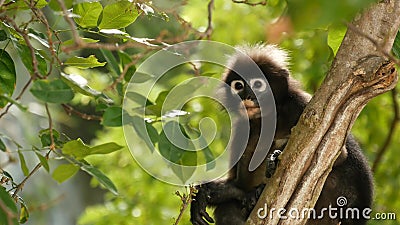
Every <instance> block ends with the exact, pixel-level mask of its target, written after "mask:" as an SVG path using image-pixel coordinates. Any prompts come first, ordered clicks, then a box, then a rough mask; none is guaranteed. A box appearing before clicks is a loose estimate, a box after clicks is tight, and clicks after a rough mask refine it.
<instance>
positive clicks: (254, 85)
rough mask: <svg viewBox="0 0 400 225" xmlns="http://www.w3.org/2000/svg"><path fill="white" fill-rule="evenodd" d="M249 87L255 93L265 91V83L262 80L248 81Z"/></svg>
mask: <svg viewBox="0 0 400 225" xmlns="http://www.w3.org/2000/svg"><path fill="white" fill-rule="evenodd" d="M250 86H251V89H252V90H255V91H260V92H261V91H265V90H266V89H267V83H266V82H265V80H262V79H252V80H250Z"/></svg>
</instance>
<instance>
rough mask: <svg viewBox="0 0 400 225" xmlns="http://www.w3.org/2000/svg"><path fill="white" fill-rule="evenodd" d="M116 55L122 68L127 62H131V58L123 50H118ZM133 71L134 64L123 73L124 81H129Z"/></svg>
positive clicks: (134, 69) (134, 70) (134, 68)
mask: <svg viewBox="0 0 400 225" xmlns="http://www.w3.org/2000/svg"><path fill="white" fill-rule="evenodd" d="M118 57H119V62H120V64H121V67H122V69H124V68H125V66H126V65H127V64H129V63H131V62H132V58H131V57H130V56H129V55H128V54H127V53H125V52H122V51H119V52H118ZM135 72H136V67H135V65H132V66H130V67H129V69H128V71H127V72H126V73H125V76H124V80H125V81H126V82H129V81H130V80H131V78H132V76H133V74H134V73H135Z"/></svg>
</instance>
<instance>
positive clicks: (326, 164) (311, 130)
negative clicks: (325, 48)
mask: <svg viewBox="0 0 400 225" xmlns="http://www.w3.org/2000/svg"><path fill="white" fill-rule="evenodd" d="M399 15H400V0H384V1H382V2H380V3H377V4H375V5H373V6H372V7H371V8H369V9H368V10H366V11H365V12H363V13H362V14H360V15H358V16H357V17H356V18H355V19H354V21H353V22H352V23H351V24H350V25H349V29H348V31H347V33H346V35H345V38H344V40H343V42H342V44H341V46H340V48H339V51H338V53H337V55H336V58H335V60H334V61H333V63H332V66H331V68H330V71H329V72H328V75H327V76H326V78H325V80H324V82H323V84H322V85H321V87H320V88H319V89H318V91H317V92H316V93H315V95H314V97H313V98H312V100H311V102H310V103H309V104H308V105H307V107H306V109H305V111H304V112H303V114H302V116H301V118H300V121H299V122H298V124H297V125H296V127H294V128H293V129H292V135H291V138H290V140H289V142H288V145H287V146H286V149H285V150H284V152H283V154H282V156H281V162H280V164H279V167H278V169H277V171H276V172H275V175H274V176H273V178H272V179H269V181H268V183H267V185H266V188H265V189H264V191H263V193H262V195H261V197H260V199H259V201H258V203H257V205H256V206H255V208H254V210H253V212H252V213H251V215H250V217H249V219H248V221H247V224H268V225H273V224H290V225H296V224H305V223H306V222H307V219H306V218H300V219H294V218H287V219H285V220H280V219H279V218H278V216H277V214H276V213H275V214H276V215H272V216H271V215H269V214H268V215H267V217H266V218H265V219H260V218H259V217H258V215H257V211H258V210H259V209H261V208H264V207H265V206H267V209H268V210H269V209H271V208H274V209H292V208H297V209H299V210H301V209H303V208H313V207H314V205H315V203H316V201H317V199H318V197H319V194H320V193H321V190H322V187H323V185H324V182H325V180H326V178H327V176H328V175H329V173H330V171H331V169H332V166H333V163H334V161H335V159H336V158H337V157H338V155H339V153H340V149H341V148H342V147H343V145H344V142H345V138H346V136H347V134H348V133H349V131H350V129H351V127H352V125H353V123H354V121H355V119H356V118H357V116H358V115H359V113H360V111H361V110H362V109H363V107H364V106H365V105H366V104H367V102H368V101H369V100H370V99H371V98H373V97H375V96H377V95H379V94H382V93H384V92H386V91H388V90H390V89H392V88H394V87H395V85H396V83H397V79H398V78H397V72H396V69H395V64H394V63H393V62H391V61H390V60H388V59H387V57H386V56H387V55H388V53H390V51H391V48H392V45H393V41H394V39H395V37H396V34H397V31H398V28H399V26H400V16H399ZM275 212H276V211H275Z"/></svg>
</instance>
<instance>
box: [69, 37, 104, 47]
mask: <svg viewBox="0 0 400 225" xmlns="http://www.w3.org/2000/svg"><path fill="white" fill-rule="evenodd" d="M81 40H82V41H83V42H84V43H97V42H99V40H95V39H91V38H85V37H81ZM73 44H75V40H74V39H69V40H66V41H64V42H63V43H62V45H63V46H68V45H73Z"/></svg>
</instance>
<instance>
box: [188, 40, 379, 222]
mask: <svg viewBox="0 0 400 225" xmlns="http://www.w3.org/2000/svg"><path fill="white" fill-rule="evenodd" d="M242 50H244V52H246V54H247V55H249V56H250V57H251V58H252V60H254V61H255V63H256V64H257V65H258V66H259V68H260V69H261V71H262V72H263V74H264V76H265V77H266V78H267V80H268V82H269V84H270V86H271V89H272V92H273V94H274V100H275V104H276V111H277V129H276V133H275V138H274V140H275V142H274V144H273V146H272V147H271V148H270V152H272V151H274V150H275V149H279V150H283V148H284V146H285V143H284V144H283V145H282V144H278V142H279V140H282V139H283V140H285V139H287V138H288V137H289V136H290V130H291V128H292V127H293V126H295V125H296V123H297V121H298V120H299V117H300V115H301V113H302V112H303V110H304V108H305V106H306V104H307V102H308V101H309V99H310V96H309V95H308V94H307V93H305V92H304V91H303V90H301V89H300V88H299V87H298V85H297V84H296V81H294V80H293V79H292V78H291V77H290V75H289V70H288V69H287V66H286V53H285V52H284V51H282V50H280V49H278V48H277V47H275V46H270V45H259V46H256V47H252V48H250V47H245V48H243V49H242ZM231 65H232V66H233V68H235V67H236V68H239V67H240V68H244V67H246V61H245V60H242V58H241V57H240V56H234V57H233V59H232V61H231ZM246 76H251V75H248V74H246ZM223 79H224V81H225V82H226V83H227V84H228V85H230V83H231V82H232V81H233V80H238V79H242V78H241V77H240V76H239V75H238V74H236V73H235V72H233V71H231V70H229V71H227V72H226V73H225V75H224V77H223ZM248 92H249V90H248ZM241 94H243V93H241ZM244 94H245V95H243V96H247V97H246V98H250V97H249V96H250V95H251V93H250V94H249V93H244ZM225 95H226V98H227V99H229V98H230V97H231V96H232V93H231V92H230V91H229V90H226V91H225ZM243 96H241V97H242V99H243ZM228 105H229V104H228ZM230 107H235V106H232V105H231V106H230ZM260 121H261V119H260V118H253V119H250V136H249V141H248V144H247V147H246V149H245V152H244V154H243V156H242V157H241V158H240V160H239V162H238V163H237V164H235V165H234V166H233V168H232V169H231V170H230V171H229V175H228V178H227V179H226V180H223V181H214V182H210V183H208V184H205V185H202V186H200V187H198V194H197V195H196V197H195V198H194V200H193V202H192V205H191V222H192V223H193V224H194V225H207V224H208V222H213V219H212V218H211V217H210V216H209V215H208V214H207V212H206V206H215V207H216V208H215V211H214V217H215V222H216V224H217V225H242V224H244V223H245V221H246V219H247V217H248V215H249V214H250V212H251V210H252V208H253V207H254V205H255V203H256V201H257V199H258V197H259V195H260V193H261V191H262V189H263V187H264V186H263V185H264V184H265V179H266V177H265V174H266V173H267V174H268V169H267V165H270V164H268V162H267V160H265V161H264V162H263V164H262V165H261V166H259V167H258V168H257V169H256V170H255V171H252V172H249V171H248V166H249V162H250V159H251V156H252V155H253V152H254V149H255V145H256V143H257V142H258V139H259V133H260ZM242 122H244V121H240V120H239V121H238V122H237V126H236V127H240V123H242ZM233 131H234V132H235V129H234V128H233ZM234 135H236V136H239V137H235V136H234V140H236V139H240V138H243V137H240V135H239V134H238V132H236V133H235V134H234ZM230 148H231V149H230V151H231V154H232V155H234V154H235V153H237V152H238V151H239V150H237V149H235V143H233V144H232V145H231V147H230ZM372 195H373V183H372V174H371V171H370V169H369V166H368V163H367V161H366V159H365V157H364V156H363V154H362V152H361V149H360V147H359V146H358V144H357V142H356V141H355V140H354V138H353V137H352V136H351V135H349V136H348V138H347V140H346V145H345V148H343V149H342V153H341V155H340V156H339V158H338V159H337V161H336V162H335V164H334V166H333V169H332V172H331V173H330V174H329V176H328V178H327V180H326V182H325V184H324V187H323V190H322V193H321V195H320V196H319V199H318V201H317V204H316V206H315V209H316V210H317V212H318V209H321V208H323V207H324V208H326V207H328V206H329V205H332V207H337V206H336V200H337V198H338V197H339V196H344V197H346V198H347V201H348V203H347V207H351V208H359V209H361V210H362V209H364V208H366V207H368V208H370V207H371V203H372ZM299 210H301V209H299ZM207 221H208V222H207ZM339 221H340V222H341V224H342V225H350V224H351V225H356V224H360V225H362V224H366V220H349V221H347V220H336V221H332V220H329V219H327V218H324V219H323V220H309V221H308V223H307V224H323V225H329V224H335V225H336V224H338V222H339Z"/></svg>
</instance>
